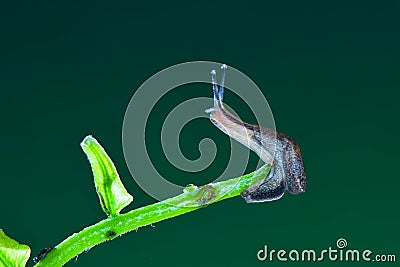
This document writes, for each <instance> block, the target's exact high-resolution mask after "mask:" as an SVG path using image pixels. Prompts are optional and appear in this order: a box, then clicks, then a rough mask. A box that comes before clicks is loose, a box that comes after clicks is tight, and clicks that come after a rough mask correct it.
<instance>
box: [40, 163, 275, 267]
mask: <svg viewBox="0 0 400 267" xmlns="http://www.w3.org/2000/svg"><path fill="white" fill-rule="evenodd" d="M269 171H270V167H269V166H268V165H265V166H263V167H261V168H260V169H258V170H256V171H254V172H252V173H249V174H247V175H244V176H241V177H237V178H233V179H229V180H226V181H223V182H218V183H213V184H210V185H207V187H206V186H204V187H202V188H199V189H194V190H190V191H189V190H188V191H187V192H184V193H182V194H180V195H178V196H176V197H173V198H169V199H167V200H164V201H161V202H158V203H155V204H152V205H148V206H145V207H141V208H138V209H135V210H132V211H130V212H127V213H125V214H121V215H118V216H116V217H110V218H107V219H105V220H102V221H100V222H98V223H97V224H94V225H92V226H88V227H86V228H84V229H83V230H82V231H80V232H78V233H75V234H73V235H71V236H70V237H68V238H67V239H65V240H64V241H62V242H61V243H60V244H58V245H57V246H56V247H55V249H53V250H52V251H50V252H49V253H48V254H47V255H46V256H45V257H44V258H43V259H42V260H40V261H39V263H38V264H37V265H36V267H41V266H62V265H63V264H65V263H67V262H68V261H70V260H71V259H73V258H74V257H76V256H77V255H79V254H80V253H82V252H84V251H86V250H88V249H90V248H92V247H94V246H96V245H98V244H100V243H102V242H105V241H108V240H112V239H114V238H116V237H118V236H120V235H122V234H125V233H128V232H130V231H132V230H135V229H137V228H139V227H143V226H146V225H151V224H153V223H157V222H160V221H163V220H166V219H170V218H173V217H176V216H179V215H182V214H185V213H188V212H191V211H194V210H197V209H200V208H202V207H206V206H208V205H209V204H212V203H216V202H219V201H221V200H224V199H227V198H231V197H235V196H238V195H240V193H241V192H242V191H243V190H245V189H246V188H247V187H249V186H250V185H251V184H254V183H256V182H258V181H260V180H261V179H263V178H265V177H266V176H267V174H268V173H269ZM202 189H206V190H202ZM211 191H212V192H211ZM210 192H211V193H210Z"/></svg>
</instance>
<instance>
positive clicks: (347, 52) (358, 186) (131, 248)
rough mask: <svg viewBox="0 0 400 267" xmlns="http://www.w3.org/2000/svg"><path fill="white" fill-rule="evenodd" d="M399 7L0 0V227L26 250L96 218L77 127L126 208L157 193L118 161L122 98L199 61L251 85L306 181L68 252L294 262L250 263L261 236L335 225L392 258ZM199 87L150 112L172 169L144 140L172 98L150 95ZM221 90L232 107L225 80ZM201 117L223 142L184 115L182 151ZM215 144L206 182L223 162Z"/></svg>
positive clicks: (106, 261)
mask: <svg viewBox="0 0 400 267" xmlns="http://www.w3.org/2000/svg"><path fill="white" fill-rule="evenodd" d="M277 2H279V3H277ZM300 2H301V3H300ZM399 12H400V4H399V1H330V2H329V1H269V3H268V4H263V5H260V4H256V3H250V2H244V1H242V2H240V3H232V2H226V3H222V2H221V3H215V2H214V1H201V2H199V3H197V4H194V3H193V4H191V5H189V4H187V3H185V4H184V3H180V4H177V3H162V4H160V3H155V2H148V3H144V1H142V2H141V3H133V1H125V2H120V3H116V2H112V3H111V2H109V3H99V2H92V3H89V2H85V3H83V2H81V1H19V2H13V4H4V3H3V4H2V5H1V7H0V25H1V26H0V29H1V32H0V34H1V37H0V38H1V42H0V112H1V132H0V138H1V139H0V141H1V185H0V203H1V204H0V207H1V215H0V227H1V228H2V229H3V230H4V231H5V232H6V233H7V234H8V235H10V236H11V237H13V238H15V239H17V240H18V241H20V242H22V243H26V244H28V245H29V246H31V248H32V250H33V254H37V253H38V252H39V251H40V250H41V249H43V248H44V247H48V246H54V245H56V244H57V243H58V242H60V241H61V240H63V239H64V238H65V237H67V236H68V235H70V234H71V233H73V232H77V231H79V230H80V229H82V228H83V227H85V226H87V225H90V224H93V223H95V222H97V221H99V220H101V219H103V218H104V214H103V212H102V210H101V208H100V205H99V204H98V199H97V196H96V193H95V190H94V187H93V180H92V174H91V171H90V168H89V164H88V162H87V161H86V157H85V155H84V154H83V153H82V151H81V149H80V147H79V143H80V141H81V140H82V139H83V137H84V136H85V135H87V134H93V135H94V136H95V137H96V138H97V139H98V140H99V141H100V142H101V143H102V144H103V145H104V147H105V148H106V149H107V151H108V153H109V154H110V156H111V157H112V158H113V160H114V161H115V164H116V166H117V167H118V170H119V172H120V175H121V176H122V179H123V182H124V184H125V185H126V187H127V189H128V191H129V192H131V193H132V194H134V195H135V197H136V201H135V202H134V204H132V205H131V206H130V208H135V207H139V206H143V205H147V204H150V203H154V202H155V200H153V199H152V198H151V197H149V196H147V195H146V194H145V193H144V192H143V191H142V190H141V189H140V188H139V187H138V186H137V185H136V184H135V182H134V180H133V179H132V178H131V175H130V173H129V171H128V169H127V167H126V164H125V161H124V158H123V153H122V146H121V129H122V120H123V116H124V112H125V109H126V107H127V104H128V103H129V100H130V98H131V96H132V95H133V93H134V92H135V90H136V88H138V86H139V85H140V84H141V83H142V82H144V81H145V80H146V79H147V78H149V77H150V76H151V75H152V74H154V73H156V72H157V71H160V70H162V69H163V68H165V67H168V66H171V65H174V64H176V63H181V62H185V61H193V60H211V61H217V62H223V63H226V64H228V65H231V66H233V67H235V68H237V69H239V70H241V71H242V72H244V73H246V74H247V75H248V76H249V77H250V78H252V79H253V80H254V81H255V82H256V83H257V85H258V86H259V87H260V88H261V89H262V90H263V92H264V94H265V96H266V97H267V99H268V101H269V102H270V105H271V108H272V110H273V112H274V115H275V119H276V124H277V127H278V130H279V131H282V132H285V133H287V134H289V135H291V136H293V137H295V138H296V140H297V141H298V143H299V144H300V147H301V149H302V153H303V156H304V160H305V164H306V169H307V177H308V190H307V192H306V193H305V194H303V195H298V196H294V195H290V194H286V195H285V196H284V197H283V198H282V199H280V200H279V201H275V202H270V203H263V204H251V205H250V204H246V203H245V202H244V201H243V199H241V198H235V199H231V200H227V201H224V202H221V203H218V204H216V205H212V206H209V207H208V208H206V209H202V210H199V211H197V212H195V213H191V214H187V215H185V216H181V217H178V218H175V219H173V220H169V221H164V222H161V223H158V224H156V225H155V228H151V227H146V228H142V229H139V231H138V232H137V233H135V232H133V233H130V234H128V235H125V236H123V237H122V238H119V239H116V240H115V241H113V242H109V243H106V244H103V245H101V246H98V247H95V248H94V249H92V250H90V252H89V253H84V254H83V255H80V256H79V258H78V260H77V261H76V262H75V263H71V264H70V265H71V266H266V265H274V266H299V265H302V264H301V263H279V262H276V261H275V262H274V263H271V262H259V261H257V259H256V252H257V251H258V250H259V249H261V248H262V247H263V246H264V245H265V244H267V245H269V246H270V247H271V248H274V249H280V248H283V249H286V250H290V249H298V250H302V249H310V248H314V249H317V250H319V249H325V248H328V247H329V246H332V247H335V243H336V240H337V239H338V238H340V237H344V238H346V239H347V241H348V243H349V247H350V248H357V249H360V250H363V249H371V250H372V251H374V253H391V254H393V253H394V254H396V255H397V257H398V258H399V257H400V253H399V243H398V242H399V240H398V237H399V236H400V235H399V234H400V231H399V224H400V213H399V206H398V203H399V196H398V192H399V185H400V182H399V172H398V161H399V149H400V146H399V142H398V137H399V129H400V128H399V119H398V115H399V108H398V99H399V96H400V92H399V89H400V82H399V70H400V68H399V60H400V57H399V47H400V38H399V36H400V35H399V30H400V27H399V25H400V19H399V18H400V17H399ZM199 88H200V89H199V90H198V91H196V90H185V87H183V88H180V89H179V90H180V91H179V92H180V93H179V94H176V97H171V96H170V97H169V98H168V96H166V97H167V99H166V100H165V99H164V100H163V101H164V102H162V101H161V102H160V105H161V106H158V111H159V112H157V113H153V115H152V117H151V120H152V122H153V123H152V124H154V125H152V127H154V129H156V130H154V131H153V133H154V135H153V136H152V137H151V138H152V139H153V140H154V141H155V142H154V144H153V148H152V150H151V151H152V153H151V154H152V157H154V159H155V160H156V161H157V160H159V162H160V165H159V166H157V167H158V168H160V170H164V174H166V175H168V176H169V177H171V179H172V180H173V179H174V177H179V174H180V172H179V171H177V170H174V169H173V168H172V167H171V166H168V165H167V164H166V162H165V160H164V158H163V155H162V152H161V147H160V146H158V148H157V147H156V145H157V142H158V143H159V141H158V140H159V133H157V129H160V127H161V123H162V119H163V118H164V117H165V115H166V114H167V113H168V112H169V110H170V109H166V108H165V109H164V108H161V107H162V105H163V103H164V104H165V106H168V105H169V106H170V108H172V107H173V106H175V105H178V104H179V103H181V102H182V101H184V100H186V99H189V98H192V97H198V96H211V91H210V88H209V87H207V86H199ZM189 91H190V93H188V92H189ZM226 101H227V102H228V103H230V104H231V105H232V106H233V107H236V106H235V105H236V104H235V103H236V102H235V98H234V97H233V96H232V95H230V94H229V93H227V97H226ZM239 110H240V108H239ZM242 110H245V109H242ZM242 113H244V114H240V115H241V116H242V117H244V118H246V116H249V118H251V116H250V115H249V114H246V113H245V112H243V111H242ZM250 120H251V119H250ZM199 129H201V130H202V131H203V129H204V131H206V132H207V135H209V136H213V137H214V139H215V142H216V143H217V144H219V143H220V144H224V142H227V140H228V139H227V138H226V137H225V136H224V134H223V133H221V132H220V131H219V130H218V129H216V128H215V127H214V126H213V125H212V124H211V123H210V122H208V121H204V120H203V121H201V120H199V121H198V123H196V122H193V123H191V124H190V125H187V127H185V129H184V131H183V133H182V136H181V141H182V146H183V150H184V153H185V154H186V155H187V156H188V157H192V158H196V156H198V151H197V144H198V140H200V139H201V137H202V135H203V133H201V134H200V135H199V132H200V131H199ZM196 134H197V135H196ZM224 149H225V148H224V146H220V147H219V154H218V158H217V161H216V162H215V164H214V165H212V166H211V167H210V168H209V169H207V170H206V171H204V173H203V174H204V176H202V177H203V179H204V182H207V181H208V180H207V179H209V180H212V179H213V178H215V177H217V176H218V174H219V173H221V172H222V170H223V169H224V164H225V163H226V161H227V159H226V157H225V153H224ZM253 159H254V157H253ZM250 169H251V168H250ZM165 170H167V171H165ZM196 177H197V178H196V179H198V177H199V176H198V175H197V176H196ZM205 177H206V178H205ZM185 179H187V180H184V182H186V181H187V183H189V182H194V181H192V180H191V179H190V176H189V178H188V177H185ZM31 263H32V262H31ZM308 265H313V266H317V263H308ZM325 265H334V266H347V265H352V264H350V263H347V264H346V263H338V262H337V263H330V262H325ZM358 265H360V266H364V265H365V263H359V264H358ZM378 265H379V264H378ZM382 265H384V266H389V265H390V266H391V265H392V264H389V263H386V264H382ZM68 266H69V265H68Z"/></svg>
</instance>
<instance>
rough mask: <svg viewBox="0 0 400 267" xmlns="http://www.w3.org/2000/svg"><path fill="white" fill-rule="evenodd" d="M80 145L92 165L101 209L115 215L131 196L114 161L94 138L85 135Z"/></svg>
mask: <svg viewBox="0 0 400 267" xmlns="http://www.w3.org/2000/svg"><path fill="white" fill-rule="evenodd" d="M81 147H82V149H83V151H84V152H85V153H86V155H87V157H88V159H89V162H90V165H91V167H92V172H93V176H94V183H95V186H96V191H97V194H98V196H99V199H100V204H101V207H102V209H103V211H104V212H105V213H106V214H107V216H117V215H118V214H119V212H120V211H121V210H122V209H123V208H125V207H126V206H128V205H129V204H130V203H131V202H132V201H133V197H132V196H131V195H130V194H129V193H128V192H127V191H126V189H125V187H124V185H123V184H122V182H121V180H120V178H119V175H118V173H117V169H116V168H115V166H114V163H113V162H112V161H111V159H110V157H109V156H108V155H107V153H106V152H105V150H104V148H103V147H102V146H101V145H100V144H99V143H98V142H97V140H96V139H95V138H93V137H92V136H87V137H85V139H84V140H83V141H82V143H81Z"/></svg>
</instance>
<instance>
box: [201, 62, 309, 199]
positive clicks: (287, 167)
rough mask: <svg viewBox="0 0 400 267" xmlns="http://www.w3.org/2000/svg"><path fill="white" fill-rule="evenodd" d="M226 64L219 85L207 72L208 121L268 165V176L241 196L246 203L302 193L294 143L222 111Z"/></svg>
mask: <svg viewBox="0 0 400 267" xmlns="http://www.w3.org/2000/svg"><path fill="white" fill-rule="evenodd" d="M226 68H227V67H226V65H225V64H224V65H222V67H221V69H222V79H221V83H220V86H218V85H217V83H216V78H215V77H216V72H215V71H214V70H213V71H211V76H212V83H213V91H214V107H213V108H211V109H208V110H207V112H209V113H210V120H211V122H212V123H213V124H214V125H215V126H217V127H218V128H219V129H220V130H221V131H223V132H224V133H225V134H227V135H229V136H230V137H232V138H233V139H235V140H237V141H238V142H240V143H241V144H243V145H245V146H246V147H248V148H250V149H251V150H253V151H254V152H255V153H256V154H257V155H258V156H259V157H260V158H261V160H263V161H264V162H265V163H267V164H270V165H271V166H272V168H271V172H270V173H269V175H268V176H267V177H266V178H265V179H264V180H262V181H260V182H258V183H256V184H253V185H251V186H250V187H248V188H247V189H246V190H244V191H243V192H242V193H241V195H242V197H243V198H244V199H245V200H246V202H248V203H251V202H264V201H272V200H276V199H279V198H281V197H282V195H283V194H284V193H285V191H286V190H288V191H289V192H290V193H292V194H300V193H303V192H305V190H306V172H305V169H304V163H303V158H302V156H301V152H300V148H299V146H298V145H297V143H296V141H295V140H294V139H293V138H291V137H289V136H287V135H285V134H283V133H279V132H276V131H274V130H272V129H269V128H264V127H262V126H258V125H253V124H249V123H246V122H243V121H241V120H240V119H239V118H237V117H236V116H235V115H233V114H232V113H230V112H229V111H227V110H226V109H225V108H224V105H223V102H222V100H223V94H224V81H225V73H226Z"/></svg>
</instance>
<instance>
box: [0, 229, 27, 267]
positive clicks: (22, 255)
mask: <svg viewBox="0 0 400 267" xmlns="http://www.w3.org/2000/svg"><path fill="white" fill-rule="evenodd" d="M30 255H31V249H30V248H29V247H28V246H27V245H22V244H20V243H18V242H17V241H15V240H14V239H12V238H9V237H8V236H7V235H6V234H5V233H4V232H3V230H1V229H0V267H3V266H4V267H9V266H15V267H20V266H21V267H22V266H25V264H26V262H27V261H28V259H29V256H30Z"/></svg>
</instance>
